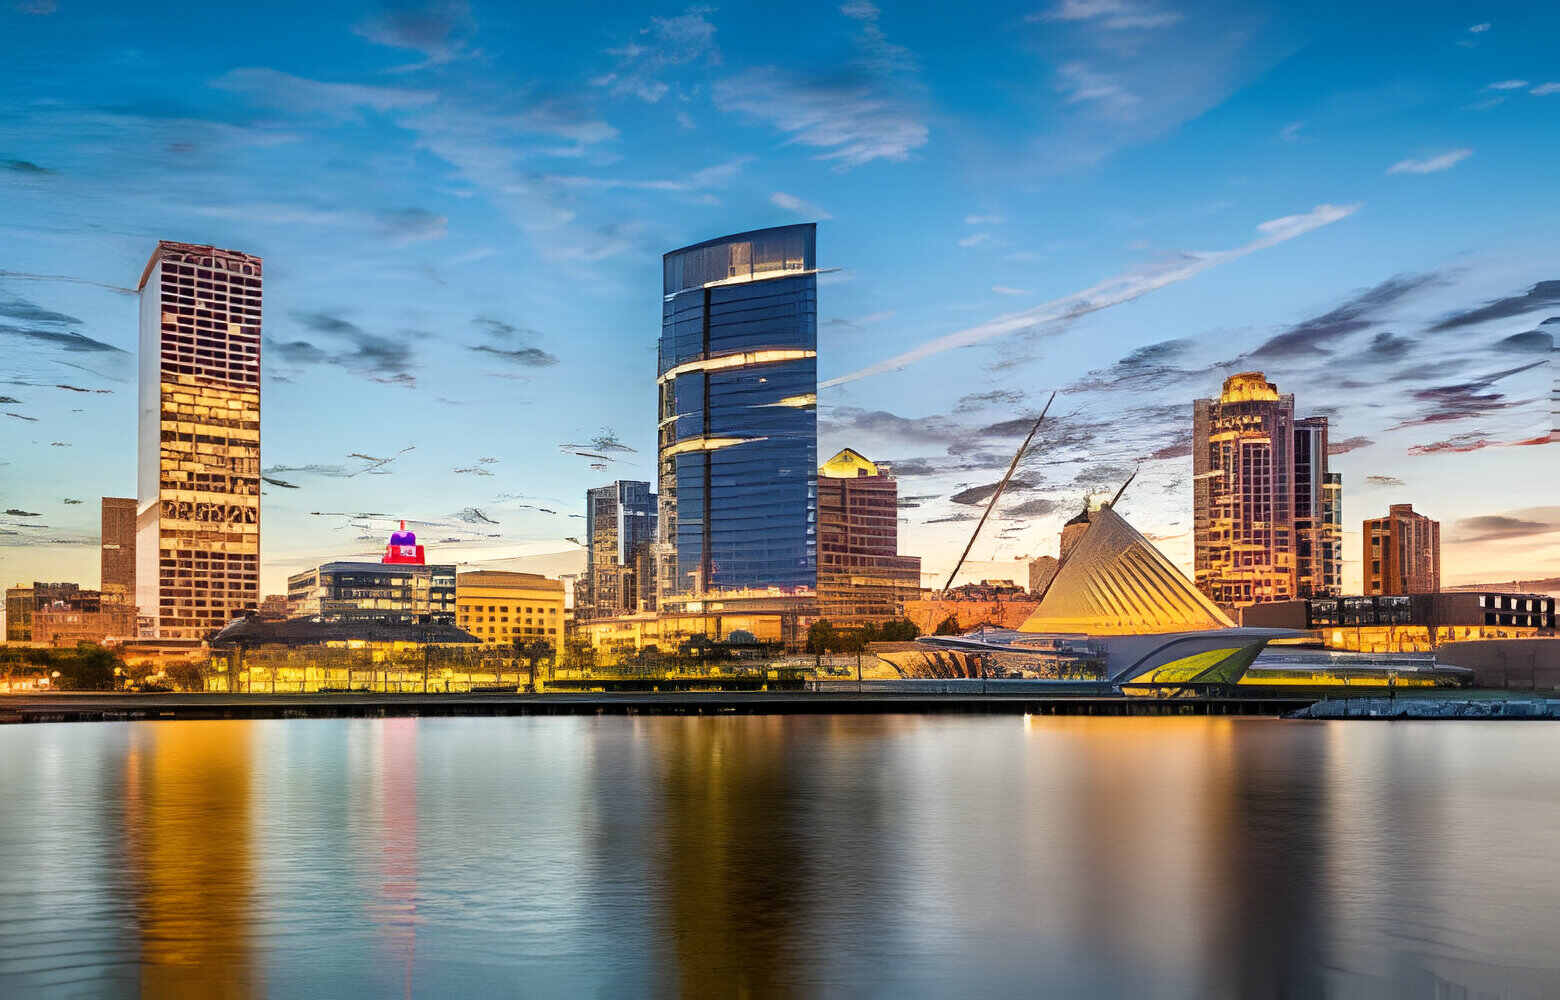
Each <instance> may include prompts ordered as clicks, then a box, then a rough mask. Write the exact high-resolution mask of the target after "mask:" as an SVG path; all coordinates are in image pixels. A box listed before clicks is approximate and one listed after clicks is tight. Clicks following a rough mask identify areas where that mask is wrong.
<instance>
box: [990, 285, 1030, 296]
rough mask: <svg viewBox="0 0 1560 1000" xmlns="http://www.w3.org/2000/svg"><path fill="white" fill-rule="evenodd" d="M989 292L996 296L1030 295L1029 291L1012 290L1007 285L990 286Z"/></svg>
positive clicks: (1025, 289) (1022, 289) (1023, 289)
mask: <svg viewBox="0 0 1560 1000" xmlns="http://www.w3.org/2000/svg"><path fill="white" fill-rule="evenodd" d="M991 290H992V291H993V292H996V293H997V294H998V295H1028V294H1030V292H1029V289H1027V288H1012V287H1009V286H1008V285H992V286H991Z"/></svg>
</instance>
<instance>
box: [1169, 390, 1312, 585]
mask: <svg viewBox="0 0 1560 1000" xmlns="http://www.w3.org/2000/svg"><path fill="white" fill-rule="evenodd" d="M1192 423H1193V428H1192V429H1193V445H1192V449H1193V450H1192V457H1193V471H1194V473H1195V476H1194V479H1193V487H1192V489H1193V500H1194V504H1195V517H1196V521H1195V531H1196V564H1195V576H1196V582H1197V587H1198V589H1200V590H1201V591H1202V592H1203V593H1204V594H1206V595H1208V597H1210V598H1211V599H1212V600H1213V601H1214V603H1216V604H1218V605H1219V606H1221V607H1223V608H1226V609H1230V608H1239V607H1246V606H1248V605H1252V604H1263V603H1267V602H1269V601H1287V600H1290V599H1292V598H1295V597H1313V596H1326V595H1336V594H1337V593H1338V592H1339V590H1340V589H1341V585H1342V551H1341V547H1340V545H1339V539H1340V538H1341V520H1340V519H1341V511H1342V505H1341V497H1342V479H1341V477H1339V476H1338V475H1337V474H1336V473H1329V472H1328V469H1327V419H1326V418H1325V417H1308V418H1306V419H1304V420H1299V421H1297V420H1295V399H1294V397H1293V396H1291V395H1288V394H1285V395H1279V392H1278V388H1277V386H1275V385H1273V383H1271V382H1269V381H1267V379H1266V378H1264V377H1263V375H1262V373H1261V372H1241V373H1240V374H1238V375H1232V376H1230V377H1229V378H1227V379H1225V380H1224V390H1223V392H1222V393H1221V394H1220V396H1219V398H1218V399H1199V400H1197V401H1196V403H1195V404H1194V406H1193V418H1192Z"/></svg>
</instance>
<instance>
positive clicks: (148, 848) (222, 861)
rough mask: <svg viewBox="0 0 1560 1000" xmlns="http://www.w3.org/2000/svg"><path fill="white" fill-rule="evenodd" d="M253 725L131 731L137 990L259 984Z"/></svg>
mask: <svg viewBox="0 0 1560 1000" xmlns="http://www.w3.org/2000/svg"><path fill="white" fill-rule="evenodd" d="M253 725H254V724H253V723H250V722H244V721H211V722H167V723H149V724H144V725H138V726H136V727H134V729H133V731H132V734H131V739H130V744H129V747H128V750H127V753H126V756H125V800H126V805H125V842H124V850H125V861H126V864H127V867H128V870H129V872H130V874H131V878H130V880H129V883H130V885H131V886H133V887H134V889H133V892H134V895H133V905H134V912H135V920H136V926H137V929H138V931H139V935H140V942H141V994H142V995H143V996H147V997H243V996H256V995H260V994H263V993H264V992H265V989H264V983H263V982H262V981H261V979H260V976H259V973H258V971H257V968H258V967H257V963H256V962H255V956H254V954H253V945H252V941H251V934H250V931H251V927H250V917H251V911H252V907H253V905H254V896H255V890H254V870H253V868H254V862H253V858H252V852H253V851H254V849H255V848H254V845H253V844H252V842H251V829H252V816H251V809H252V805H251V802H250V791H251V785H252V775H251V767H252V766H253V761H252V760H251V757H252V754H251V743H250V741H251V739H252V738H253V735H254V728H253Z"/></svg>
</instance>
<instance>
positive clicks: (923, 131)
mask: <svg viewBox="0 0 1560 1000" xmlns="http://www.w3.org/2000/svg"><path fill="white" fill-rule="evenodd" d="M714 94H715V104H716V106H717V107H719V108H721V109H722V110H724V111H735V112H740V113H742V114H746V115H749V116H751V117H753V118H756V119H758V120H760V121H763V122H767V123H768V124H770V125H772V126H774V127H775V128H777V129H779V130H780V131H781V132H784V133H786V134H787V135H788V136H789V137H790V141H791V142H796V143H800V144H802V145H804V146H812V147H814V148H816V149H820V150H822V152H820V153H819V154H818V158H819V159H821V160H830V161H833V162H834V164H835V165H836V167H838V168H839V169H842V170H844V169H849V168H851V167H859V166H862V165H864V164H867V163H871V162H872V161H873V160H890V161H901V160H906V159H909V157H910V154H911V153H912V152H914V151H915V150H917V149H920V148H921V147H922V146H924V145H926V140H927V136H928V134H929V131H928V129H927V126H926V124H925V122H923V121H922V120H921V116H920V114H919V113H917V112H916V111H914V110H912V108H911V107H910V106H909V105H908V104H906V103H904V102H903V100H902V99H900V98H898V97H895V96H894V95H892V94H890V93H888V92H886V91H882V90H880V89H879V88H878V87H877V86H876V85H875V84H874V82H872V81H870V80H865V79H859V78H858V79H851V78H849V77H847V78H845V79H838V78H832V79H825V78H819V79H802V78H797V77H794V76H792V75H790V74H789V73H786V72H782V71H781V70H778V69H775V68H773V67H764V68H757V69H751V70H748V71H747V72H745V73H742V74H740V75H739V76H736V77H733V78H731V79H729V80H722V81H720V82H718V83H717V84H716V85H715V91H714Z"/></svg>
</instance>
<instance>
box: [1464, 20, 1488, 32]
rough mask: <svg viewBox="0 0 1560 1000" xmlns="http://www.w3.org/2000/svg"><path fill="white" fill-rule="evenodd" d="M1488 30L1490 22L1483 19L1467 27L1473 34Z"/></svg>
mask: <svg viewBox="0 0 1560 1000" xmlns="http://www.w3.org/2000/svg"><path fill="white" fill-rule="evenodd" d="M1489 30H1490V22H1488V21H1484V22H1481V23H1479V24H1475V25H1473V26H1472V27H1470V28H1469V29H1468V31H1469V33H1470V34H1474V35H1482V34H1484V33H1485V32H1486V31H1489Z"/></svg>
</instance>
